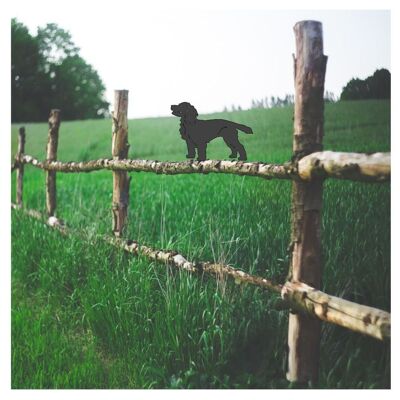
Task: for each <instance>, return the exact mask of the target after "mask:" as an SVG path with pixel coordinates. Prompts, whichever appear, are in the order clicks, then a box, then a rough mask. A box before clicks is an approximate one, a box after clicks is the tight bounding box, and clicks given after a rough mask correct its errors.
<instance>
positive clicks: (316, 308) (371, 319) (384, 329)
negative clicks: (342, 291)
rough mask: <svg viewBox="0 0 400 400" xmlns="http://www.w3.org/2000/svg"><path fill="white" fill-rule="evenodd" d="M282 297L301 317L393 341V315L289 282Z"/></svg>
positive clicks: (304, 285)
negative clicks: (391, 335) (307, 316)
mask: <svg viewBox="0 0 400 400" xmlns="http://www.w3.org/2000/svg"><path fill="white" fill-rule="evenodd" d="M281 294H282V298H283V299H284V300H287V301H288V302H289V304H291V306H292V308H294V309H295V310H297V311H298V312H300V313H303V314H309V315H310V316H312V317H317V318H319V319H320V320H322V321H326V322H330V323H333V324H335V325H339V326H342V327H344V328H347V329H350V330H352V331H354V332H359V333H363V334H365V335H369V336H372V337H374V338H375V339H379V340H385V339H389V338H390V327H391V322H390V314H389V313H388V312H386V311H382V310H379V309H377V308H373V307H367V306H363V305H361V304H357V303H353V302H351V301H348V300H344V299H341V298H339V297H334V296H330V295H328V294H326V293H324V292H321V291H319V290H317V289H315V288H313V287H311V286H308V285H306V284H304V283H300V282H286V283H285V285H284V286H283V288H282V293H281Z"/></svg>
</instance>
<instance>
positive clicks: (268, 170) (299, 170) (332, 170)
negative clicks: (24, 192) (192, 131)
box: [11, 151, 390, 182]
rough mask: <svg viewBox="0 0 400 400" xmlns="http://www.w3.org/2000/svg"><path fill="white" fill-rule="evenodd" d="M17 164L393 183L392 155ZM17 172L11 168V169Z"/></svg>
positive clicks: (34, 161) (318, 154)
mask: <svg viewBox="0 0 400 400" xmlns="http://www.w3.org/2000/svg"><path fill="white" fill-rule="evenodd" d="M15 164H17V165H18V164H30V165H32V166H34V167H36V168H40V169H43V170H46V171H57V172H65V173H73V172H75V173H76V172H92V171H99V170H104V169H105V170H111V171H127V172H154V173H156V174H166V175H178V174H194V173H200V174H208V173H223V174H235V175H242V176H243V175H244V176H255V177H260V178H264V179H300V180H304V181H310V180H312V179H313V178H317V177H322V178H336V179H350V180H354V181H366V182H385V181H389V180H390V153H375V154H363V153H343V152H333V151H322V152H316V153H312V154H310V155H308V156H306V157H303V158H302V159H300V161H298V163H291V162H288V163H285V164H267V163H262V162H243V161H223V160H207V161H182V162H170V161H154V160H133V159H124V160H114V159H107V158H102V159H98V160H92V161H69V162H61V161H51V162H49V161H40V160H38V159H36V158H34V157H32V156H30V155H22V156H21V157H20V159H17V160H15ZM13 167H14V169H15V168H16V167H15V165H12V167H11V169H12V170H13Z"/></svg>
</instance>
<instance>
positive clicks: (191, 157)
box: [186, 154, 196, 159]
mask: <svg viewBox="0 0 400 400" xmlns="http://www.w3.org/2000/svg"><path fill="white" fill-rule="evenodd" d="M186 158H190V159H193V158H196V156H195V155H190V154H186Z"/></svg>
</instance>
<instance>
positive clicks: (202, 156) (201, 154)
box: [197, 143, 207, 161]
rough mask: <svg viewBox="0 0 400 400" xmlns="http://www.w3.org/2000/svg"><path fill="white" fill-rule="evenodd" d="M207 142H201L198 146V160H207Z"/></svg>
mask: <svg viewBox="0 0 400 400" xmlns="http://www.w3.org/2000/svg"><path fill="white" fill-rule="evenodd" d="M206 152H207V143H201V144H199V145H198V146H197V155H198V157H197V161H205V160H206V158H207V155H206Z"/></svg>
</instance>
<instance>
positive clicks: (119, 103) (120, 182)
mask: <svg viewBox="0 0 400 400" xmlns="http://www.w3.org/2000/svg"><path fill="white" fill-rule="evenodd" d="M128 150H129V143H128V91H127V90H116V91H115V97H114V112H113V126H112V156H113V159H114V160H122V159H125V158H127V157H128ZM129 183H130V179H129V176H128V173H127V172H125V171H113V199H112V213H113V224H112V229H113V232H114V235H115V236H117V237H121V236H122V233H123V230H124V227H125V225H126V219H127V216H128V204H129Z"/></svg>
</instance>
